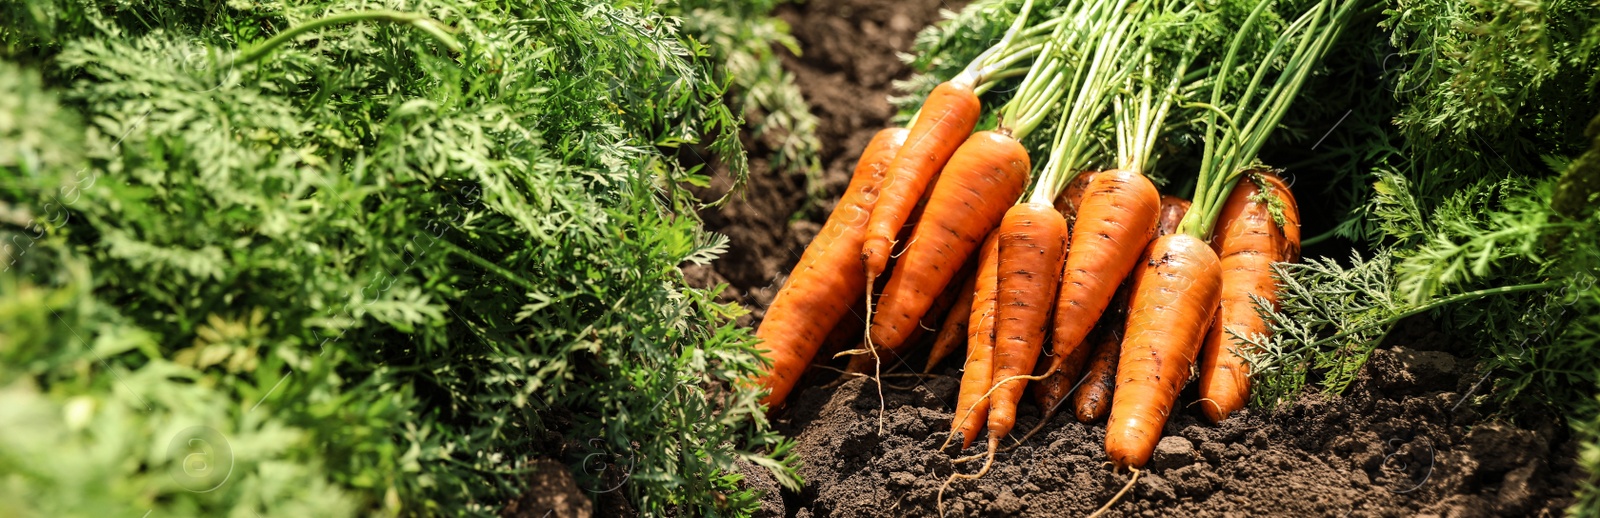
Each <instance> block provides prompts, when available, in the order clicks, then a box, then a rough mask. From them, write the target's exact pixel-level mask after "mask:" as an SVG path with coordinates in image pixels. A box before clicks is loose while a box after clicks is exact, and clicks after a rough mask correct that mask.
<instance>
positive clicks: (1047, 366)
mask: <svg viewBox="0 0 1600 518" xmlns="http://www.w3.org/2000/svg"><path fill="white" fill-rule="evenodd" d="M1099 174H1100V172H1099V171H1085V172H1082V173H1078V175H1077V176H1075V177H1073V178H1072V181H1070V182H1067V187H1066V188H1065V189H1063V190H1062V191H1061V195H1060V196H1057V197H1056V200H1055V207H1056V211H1057V212H1060V213H1061V216H1062V217H1064V218H1066V220H1067V226H1068V227H1069V228H1070V227H1071V226H1072V225H1073V222H1074V221H1076V220H1077V218H1078V206H1079V205H1081V204H1082V203H1083V194H1084V193H1085V192H1088V190H1089V182H1090V181H1092V180H1094V177H1095V176H1098V175H1099ZM1070 238H1071V236H1070V235H1069V236H1068V239H1069V241H1070ZM1067 255H1068V256H1069V257H1070V256H1071V255H1072V253H1071V251H1068V253H1067ZM1045 356H1046V357H1048V358H1050V360H1048V361H1042V363H1041V364H1040V365H1039V366H1038V367H1037V368H1035V369H1034V371H1035V372H1034V374H1036V375H1041V376H1044V379H1041V380H1039V383H1038V384H1037V385H1034V387H1033V398H1034V402H1035V403H1038V404H1039V408H1042V409H1045V416H1044V419H1041V420H1040V421H1041V422H1040V424H1041V425H1042V424H1043V422H1045V421H1049V420H1050V418H1051V417H1052V416H1054V415H1055V413H1054V411H1053V410H1054V409H1055V408H1056V403H1057V402H1059V401H1061V398H1063V397H1065V396H1066V395H1067V392H1068V391H1070V390H1072V387H1073V385H1074V384H1076V383H1077V382H1078V374H1079V373H1080V371H1081V370H1082V367H1083V360H1084V358H1081V357H1080V358H1067V359H1064V360H1063V361H1061V362H1056V361H1055V358H1056V356H1055V351H1054V350H1050V351H1049V352H1047V353H1045ZM1041 360H1043V358H1041Z"/></svg>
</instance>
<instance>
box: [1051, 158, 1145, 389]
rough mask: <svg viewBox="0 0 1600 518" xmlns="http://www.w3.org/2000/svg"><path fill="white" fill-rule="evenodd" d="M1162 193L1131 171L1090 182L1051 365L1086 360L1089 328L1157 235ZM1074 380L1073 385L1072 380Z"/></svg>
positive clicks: (1075, 232) (1059, 306)
mask: <svg viewBox="0 0 1600 518" xmlns="http://www.w3.org/2000/svg"><path fill="white" fill-rule="evenodd" d="M1160 216H1161V195H1160V194H1159V193H1157V192H1156V186H1155V185H1154V184H1152V183H1150V180H1149V179H1147V178H1145V177H1144V175H1142V174H1139V173H1138V172H1135V171H1130V170H1125V169H1116V170H1110V171H1103V172H1101V173H1100V174H1098V175H1095V177H1094V179H1093V180H1092V181H1090V183H1089V187H1088V190H1087V191H1086V192H1085V194H1084V196H1083V203H1082V204H1081V205H1080V206H1079V207H1078V218H1077V221H1076V222H1075V223H1073V225H1072V238H1073V246H1072V253H1070V254H1068V255H1067V265H1066V271H1065V272H1064V273H1063V275H1062V278H1061V287H1060V295H1059V296H1058V297H1057V301H1056V315H1055V337H1054V338H1053V342H1054V343H1053V347H1054V348H1055V361H1056V363H1055V364H1053V365H1051V370H1058V369H1060V368H1061V367H1062V362H1064V361H1067V360H1069V359H1078V360H1079V361H1082V358H1085V357H1087V356H1088V352H1087V351H1080V350H1079V349H1086V348H1087V347H1089V344H1085V343H1084V338H1086V337H1088V335H1089V331H1090V329H1092V328H1093V327H1094V325H1095V322H1098V321H1099V320H1100V315H1101V314H1102V313H1104V312H1105V310H1106V307H1107V305H1109V304H1110V303H1111V295H1112V294H1113V293H1114V292H1115V291H1116V290H1117V286H1118V285H1120V284H1122V280H1123V278H1126V277H1127V276H1128V272H1130V271H1132V270H1133V265H1134V262H1135V261H1137V260H1138V259H1139V253H1140V252H1142V251H1143V250H1144V245H1146V244H1148V243H1149V242H1150V240H1151V239H1152V238H1154V237H1155V233H1156V221H1157V220H1158V219H1159V218H1160ZM1072 381H1074V382H1076V381H1077V380H1076V379H1073V380H1072Z"/></svg>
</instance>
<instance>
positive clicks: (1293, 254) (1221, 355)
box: [1200, 173, 1300, 422]
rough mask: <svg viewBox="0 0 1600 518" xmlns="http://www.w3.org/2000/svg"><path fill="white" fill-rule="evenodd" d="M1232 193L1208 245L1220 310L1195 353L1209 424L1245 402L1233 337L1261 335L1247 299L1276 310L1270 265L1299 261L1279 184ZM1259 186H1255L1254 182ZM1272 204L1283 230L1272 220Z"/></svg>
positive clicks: (1293, 221)
mask: <svg viewBox="0 0 1600 518" xmlns="http://www.w3.org/2000/svg"><path fill="white" fill-rule="evenodd" d="M1255 178H1256V181H1249V180H1245V181H1241V182H1239V183H1238V185H1237V186H1235V187H1234V188H1233V193H1232V194H1230V195H1229V196H1228V201H1227V203H1225V204H1224V205H1223V206H1222V214H1221V215H1220V216H1218V218H1217V228H1216V231H1215V233H1214V234H1213V237H1212V238H1211V246H1212V248H1213V249H1215V250H1216V251H1217V254H1218V255H1219V256H1220V257H1221V261H1222V307H1221V308H1220V309H1218V310H1217V316H1216V321H1215V322H1213V323H1212V325H1211V331H1210V332H1209V333H1207V334H1206V342H1205V347H1204V349H1202V350H1201V353H1200V409H1201V411H1203V412H1204V413H1205V414H1206V417H1207V418H1209V419H1211V421H1212V422H1219V421H1221V420H1223V419H1227V418H1228V416H1229V415H1231V414H1233V413H1234V412H1236V411H1238V410H1239V409H1241V408H1244V405H1245V403H1246V402H1248V401H1249V399H1250V364H1249V363H1247V362H1245V360H1244V358H1243V357H1242V356H1240V355H1239V354H1238V353H1237V352H1235V349H1234V348H1236V347H1243V346H1245V344H1244V342H1242V341H1239V340H1237V339H1236V338H1235V336H1256V335H1266V334H1267V332H1268V329H1267V323H1266V321H1264V320H1262V319H1261V316H1260V315H1259V314H1257V313H1256V306H1255V301H1254V300H1252V299H1251V297H1252V296H1256V297H1261V298H1263V299H1266V300H1267V301H1268V302H1270V303H1273V304H1274V307H1276V303H1277V300H1278V294H1277V283H1276V281H1274V279H1273V278H1272V263H1276V262H1285V261H1294V260H1296V259H1299V256H1300V211H1299V208H1298V206H1297V205H1296V204H1295V199H1294V194H1293V193H1291V192H1289V187H1288V186H1287V185H1284V183H1283V179H1281V178H1278V176H1277V175H1274V174H1271V173H1263V174H1258V175H1255ZM1258 182H1259V183H1258ZM1274 199H1276V200H1277V202H1276V203H1277V204H1279V208H1280V209H1281V212H1280V213H1279V214H1280V215H1281V217H1282V225H1281V226H1280V225H1279V223H1278V221H1277V220H1276V219H1275V218H1274V217H1273V214H1272V207H1271V205H1273V204H1274V203H1273V201H1272V200H1274Z"/></svg>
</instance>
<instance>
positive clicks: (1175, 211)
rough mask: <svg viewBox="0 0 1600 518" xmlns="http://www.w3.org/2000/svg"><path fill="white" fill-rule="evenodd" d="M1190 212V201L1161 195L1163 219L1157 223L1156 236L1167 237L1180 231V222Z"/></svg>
mask: <svg viewBox="0 0 1600 518" xmlns="http://www.w3.org/2000/svg"><path fill="white" fill-rule="evenodd" d="M1188 212H1189V200H1185V199H1183V198H1179V197H1177V196H1173V195H1170V194H1163V195H1161V218H1160V219H1159V220H1158V221H1157V222H1156V235H1157V236H1165V235H1167V234H1171V233H1173V232H1177V231H1178V222H1179V221H1181V220H1183V215H1184V214H1187V213H1188Z"/></svg>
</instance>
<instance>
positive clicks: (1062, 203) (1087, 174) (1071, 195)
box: [1055, 171, 1100, 226]
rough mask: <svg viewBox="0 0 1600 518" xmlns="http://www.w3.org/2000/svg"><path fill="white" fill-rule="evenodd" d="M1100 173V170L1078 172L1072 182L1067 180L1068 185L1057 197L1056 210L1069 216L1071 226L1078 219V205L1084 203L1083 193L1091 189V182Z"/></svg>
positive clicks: (1068, 220)
mask: <svg viewBox="0 0 1600 518" xmlns="http://www.w3.org/2000/svg"><path fill="white" fill-rule="evenodd" d="M1099 175H1100V172H1099V171H1084V172H1081V173H1078V175H1077V176H1074V177H1072V181H1071V182H1067V187H1066V188H1065V189H1062V190H1061V195H1060V196H1057V197H1056V201H1055V205H1056V212H1060V213H1061V216H1062V217H1065V218H1067V224H1068V225H1069V226H1070V225H1072V224H1073V223H1075V222H1077V221H1078V206H1079V205H1081V204H1083V193H1085V192H1088V191H1089V182H1091V181H1093V180H1094V177H1096V176H1099Z"/></svg>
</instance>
